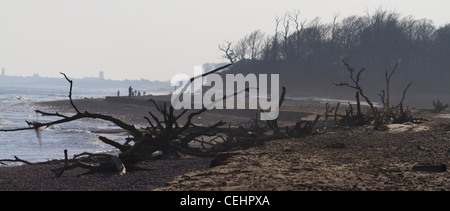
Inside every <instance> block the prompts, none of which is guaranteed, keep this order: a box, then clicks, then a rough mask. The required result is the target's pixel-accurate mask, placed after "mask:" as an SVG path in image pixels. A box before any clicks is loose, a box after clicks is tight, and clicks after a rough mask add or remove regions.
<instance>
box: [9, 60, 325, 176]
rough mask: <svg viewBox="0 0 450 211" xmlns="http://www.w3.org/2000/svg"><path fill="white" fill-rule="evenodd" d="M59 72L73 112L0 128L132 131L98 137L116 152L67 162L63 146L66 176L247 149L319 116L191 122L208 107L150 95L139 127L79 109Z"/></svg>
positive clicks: (293, 132)
mask: <svg viewBox="0 0 450 211" xmlns="http://www.w3.org/2000/svg"><path fill="white" fill-rule="evenodd" d="M229 66H230V65H226V66H223V67H220V68H217V69H215V70H213V71H211V72H208V73H205V74H203V75H200V76H196V77H193V78H191V79H190V80H189V82H188V83H187V84H185V87H184V88H183V91H182V92H184V90H186V89H187V86H189V85H190V83H192V82H193V81H194V80H196V79H198V78H200V77H205V76H207V75H209V74H212V73H215V72H218V71H220V70H222V69H225V68H227V67H229ZM61 74H62V75H63V76H64V78H65V79H66V80H67V82H68V83H69V84H70V89H69V95H68V98H69V103H70V105H71V107H72V108H73V110H74V111H75V112H74V114H73V115H64V114H60V113H58V112H45V111H41V110H36V111H35V112H36V113H37V114H40V115H43V116H50V117H55V118H58V119H57V120H55V121H50V122H37V121H35V122H27V124H28V127H24V128H16V129H0V131H3V132H13V131H23V130H35V131H36V133H39V131H40V129H41V128H46V127H50V126H52V125H57V124H62V123H67V122H72V121H76V120H81V119H100V120H104V121H108V122H111V123H113V124H115V125H117V126H118V127H120V128H121V129H123V130H125V131H126V132H128V134H129V135H130V136H131V137H129V138H127V140H126V142H125V143H123V144H122V143H119V142H116V141H113V140H111V139H109V138H107V137H103V136H100V137H99V140H101V141H102V142H103V143H105V144H108V145H111V146H113V147H115V148H116V149H118V151H119V153H118V154H93V153H87V152H86V153H82V154H80V155H75V156H74V158H73V159H71V160H70V161H69V160H68V158H67V151H65V152H64V154H65V162H64V166H63V167H61V168H59V169H55V170H54V173H55V175H56V176H57V177H60V176H62V175H63V173H64V172H65V171H67V170H71V169H74V168H78V167H79V168H83V169H87V170H88V172H87V173H95V172H104V171H115V172H119V173H120V174H124V173H126V171H127V170H134V169H137V170H139V168H137V167H136V166H135V165H136V164H137V163H139V162H142V161H148V160H153V159H160V158H161V157H167V156H180V154H187V155H192V156H199V157H214V156H216V155H217V154H218V153H219V152H223V151H225V150H228V149H231V148H234V147H242V148H247V147H249V146H254V145H258V144H261V143H264V142H265V141H270V140H274V139H280V138H287V137H299V136H303V135H307V134H311V133H312V131H313V127H314V125H315V123H316V122H317V120H318V118H316V120H315V121H299V122H298V123H297V124H296V125H294V126H293V127H286V128H285V129H284V131H283V130H281V129H280V128H279V126H278V120H277V119H276V120H271V121H265V122H263V121H259V120H256V119H255V121H254V124H253V125H252V126H251V127H247V128H244V127H231V125H229V126H228V127H224V126H225V125H226V123H225V122H223V121H218V122H217V123H215V124H212V125H210V126H206V127H204V126H198V125H195V124H193V122H192V120H193V119H194V118H195V117H196V116H199V115H201V114H203V113H204V112H206V111H207V109H206V108H205V107H204V108H202V109H198V110H191V111H189V110H187V109H184V110H180V111H176V110H175V109H174V108H173V107H172V105H167V104H166V103H164V104H163V105H159V104H158V103H157V102H156V101H154V100H152V99H150V100H149V101H150V102H152V104H153V106H154V107H155V108H156V111H157V113H156V114H155V113H152V112H148V114H149V116H148V117H144V118H145V119H146V120H147V122H148V127H146V128H144V129H142V128H141V129H138V128H136V127H135V126H134V125H132V124H128V123H126V122H124V121H122V120H120V119H118V118H115V117H113V116H110V115H104V114H100V113H91V112H89V111H81V110H80V109H79V108H78V107H77V106H76V104H75V102H74V101H73V99H72V87H73V81H72V80H70V79H69V78H68V77H67V76H66V75H65V74H64V73H61ZM242 91H247V92H248V91H249V90H248V89H245V90H241V92H242ZM238 93H240V92H236V93H234V95H232V96H224V97H223V100H225V99H226V98H228V97H234V96H236V95H237V94H238ZM285 93H286V89H285V88H284V87H283V92H282V94H281V99H280V101H279V105H280V107H281V105H282V104H283V101H284V96H285ZM182 117H185V119H186V120H185V121H184V122H183V123H182V121H181V119H182ZM261 125H263V126H261ZM270 131H271V132H270ZM206 137H207V138H208V139H209V140H207V141H205V140H204V138H206ZM194 142H197V143H199V144H200V146H202V147H201V148H199V147H192V146H191V145H192V143H194ZM3 161H5V162H7V161H11V162H23V163H27V164H31V163H29V162H27V161H24V160H21V159H19V158H17V157H16V159H15V160H7V159H5V160H3Z"/></svg>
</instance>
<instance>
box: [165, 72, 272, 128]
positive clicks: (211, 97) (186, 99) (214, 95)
mask: <svg viewBox="0 0 450 211" xmlns="http://www.w3.org/2000/svg"><path fill="white" fill-rule="evenodd" d="M219 69H223V68H219ZM216 70H218V69H216ZM216 70H215V71H211V72H210V73H206V74H205V73H203V70H202V67H201V66H196V67H195V68H194V75H196V77H194V78H190V77H189V76H188V75H187V74H177V75H175V76H174V77H172V80H171V85H172V86H174V87H175V88H176V90H175V91H174V92H173V93H172V98H171V103H172V106H173V108H174V109H177V110H179V109H204V108H206V109H208V110H211V109H254V110H256V109H259V110H261V111H262V112H261V115H260V119H261V120H275V119H277V118H278V115H279V110H280V109H279V99H280V94H279V90H280V86H279V80H280V77H279V75H278V74H271V75H270V93H268V91H269V78H268V75H267V74H259V75H256V74H248V75H245V76H244V75H243V74H225V75H224V76H225V77H223V76H222V75H219V74H215V73H212V72H216ZM224 85H225V86H224ZM208 87H209V88H208ZM269 94H270V97H269Z"/></svg>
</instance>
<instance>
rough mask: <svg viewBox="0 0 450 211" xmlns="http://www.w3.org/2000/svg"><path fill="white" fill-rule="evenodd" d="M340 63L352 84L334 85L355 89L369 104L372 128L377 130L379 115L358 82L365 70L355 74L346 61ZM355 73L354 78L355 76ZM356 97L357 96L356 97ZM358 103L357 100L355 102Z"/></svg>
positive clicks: (379, 123)
mask: <svg viewBox="0 0 450 211" xmlns="http://www.w3.org/2000/svg"><path fill="white" fill-rule="evenodd" d="M342 63H343V64H344V66H345V68H346V69H347V71H348V72H350V79H351V80H352V82H353V83H352V84H350V83H346V82H341V83H337V84H335V85H336V86H347V87H350V88H352V89H356V90H357V91H358V94H359V95H360V96H362V97H363V98H364V99H365V100H366V102H367V104H369V107H370V110H371V111H372V115H373V122H374V123H373V126H374V128H375V129H376V128H378V127H379V126H380V125H381V122H380V118H379V114H378V111H377V109H376V108H375V106H374V105H373V103H372V101H371V100H370V99H369V97H368V96H367V95H366V94H365V93H364V90H363V88H362V87H361V84H360V80H361V74H362V73H363V72H364V71H365V70H366V69H365V68H362V69H361V70H359V71H358V72H357V73H356V70H355V68H354V67H352V66H351V65H350V64H349V63H348V62H347V61H345V60H342ZM355 73H356V76H355ZM357 96H358V95H357ZM357 101H358V102H359V100H357Z"/></svg>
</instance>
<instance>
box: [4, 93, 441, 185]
mask: <svg viewBox="0 0 450 211" xmlns="http://www.w3.org/2000/svg"><path fill="white" fill-rule="evenodd" d="M74 102H75V104H76V105H77V107H78V108H80V110H81V111H83V110H88V111H90V112H101V113H104V114H111V115H114V116H115V117H117V118H122V119H123V121H129V122H128V123H130V122H131V123H133V124H136V123H139V122H140V121H142V120H141V119H143V118H142V116H144V115H147V114H148V113H147V111H149V110H150V111H154V107H152V105H151V104H150V103H149V102H147V101H146V100H145V99H144V98H142V99H134V100H132V101H129V98H127V97H123V98H122V99H114V100H112V101H111V99H110V100H106V98H105V99H83V100H74ZM160 102H164V99H161V101H160ZM36 105H37V106H38V107H39V108H40V109H42V110H44V111H57V112H70V111H71V110H72V107H71V105H70V104H69V101H68V100H63V101H52V102H38V103H36ZM152 109H153V110H152ZM324 110H325V104H321V103H306V102H298V101H291V100H287V101H286V102H285V104H283V107H282V111H281V114H282V115H281V117H283V120H284V122H288V123H290V122H292V121H294V120H299V119H300V118H307V117H308V116H311V115H313V114H322V113H323V112H324ZM154 112H155V113H156V111H154ZM244 114H245V115H244ZM414 115H415V116H417V117H425V118H431V119H432V121H430V122H426V123H423V125H424V126H427V127H429V128H430V129H429V130H424V131H420V130H419V131H413V130H407V131H404V132H393V131H370V130H367V128H364V127H358V128H353V129H343V128H335V129H329V131H328V132H327V133H324V134H319V135H313V136H307V137H304V138H297V139H284V140H274V141H269V142H266V143H264V144H263V145H262V146H256V147H252V148H249V149H246V150H235V151H230V152H225V153H224V154H225V155H227V154H229V155H230V156H219V157H217V158H215V159H212V158H197V157H190V156H187V157H184V158H179V159H176V158H169V159H161V160H156V161H149V162H142V163H140V164H138V165H137V166H139V167H142V168H145V169H150V170H148V171H136V172H127V173H126V174H125V175H122V176H120V175H119V174H118V173H116V172H106V173H96V174H92V175H83V176H79V175H81V174H83V173H85V171H87V170H84V169H81V168H77V169H74V170H71V171H67V172H65V173H64V175H63V176H62V177H61V178H56V177H55V175H54V174H53V172H52V171H51V169H57V168H60V167H62V166H63V164H61V163H60V162H61V160H59V161H55V162H56V163H54V164H52V163H50V164H43V165H32V166H29V165H20V166H11V167H2V168H0V190H58V191H72V190H89V191H92V190H94V191H98V190H121V191H122V190H156V191H172V190H176V191H188V190H200V191H205V190H243V191H248V190H256V191H264V190H265V191H271V190H325V191H326V190H339V191H342V190H450V180H449V179H448V178H450V175H449V171H448V170H446V171H443V172H421V171H414V170H413V169H414V167H415V166H418V165H435V166H439V165H443V164H445V165H447V166H448V165H449V163H448V158H449V157H450V135H449V134H450V119H449V118H437V116H439V115H434V114H433V115H432V114H430V112H428V111H415V113H414ZM440 115H441V116H442V117H444V116H446V115H448V112H445V113H443V114H440ZM250 117H254V113H250V112H246V113H245V112H243V111H231V112H228V113H223V111H212V112H207V113H205V115H202V116H201V118H199V119H196V120H195V121H196V123H198V124H209V123H211V122H215V121H217V118H220V119H221V120H224V119H225V120H231V122H232V124H233V125H239V123H245V122H246V121H248V119H249V118H250ZM144 123H145V122H144ZM97 132H98V131H97ZM110 132H118V131H110ZM220 157H227V158H226V159H224V160H220V159H221V158H220ZM218 159H219V161H220V162H219V163H220V165H219V166H216V167H212V168H210V164H211V162H213V161H214V163H217V161H218ZM416 169H417V168H416Z"/></svg>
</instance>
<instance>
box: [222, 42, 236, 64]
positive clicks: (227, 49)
mask: <svg viewBox="0 0 450 211" xmlns="http://www.w3.org/2000/svg"><path fill="white" fill-rule="evenodd" d="M232 45H233V43H232V42H229V41H225V44H224V45H219V50H220V51H223V53H225V55H224V58H226V59H228V60H229V61H230V63H231V64H234V60H235V58H236V55H235V53H234V51H233V49H232V48H231V47H232Z"/></svg>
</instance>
